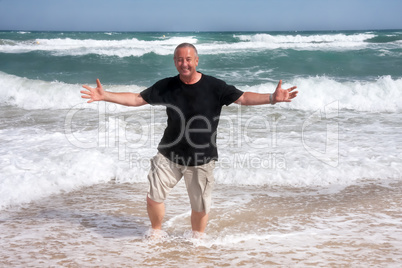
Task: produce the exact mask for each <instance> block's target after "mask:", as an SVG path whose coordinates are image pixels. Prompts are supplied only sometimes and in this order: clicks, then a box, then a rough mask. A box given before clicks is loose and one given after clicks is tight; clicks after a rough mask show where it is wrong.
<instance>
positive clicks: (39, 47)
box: [0, 36, 197, 57]
mask: <svg viewBox="0 0 402 268" xmlns="http://www.w3.org/2000/svg"><path fill="white" fill-rule="evenodd" d="M183 42H189V43H194V44H195V43H197V39H196V38H195V37H193V36H188V37H171V38H166V39H160V40H154V41H144V40H138V39H136V38H132V39H124V40H93V39H85V40H78V39H71V38H54V39H36V40H31V41H20V42H13V44H8V43H4V44H3V45H1V46H0V52H3V53H27V52H31V51H49V52H51V53H52V54H53V55H56V56H66V55H72V56H81V55H88V54H98V55H105V56H118V57H130V56H135V57H138V56H142V55H144V54H147V53H151V52H152V53H155V54H158V55H169V54H172V51H173V50H174V48H175V47H176V46H177V44H180V43H183Z"/></svg>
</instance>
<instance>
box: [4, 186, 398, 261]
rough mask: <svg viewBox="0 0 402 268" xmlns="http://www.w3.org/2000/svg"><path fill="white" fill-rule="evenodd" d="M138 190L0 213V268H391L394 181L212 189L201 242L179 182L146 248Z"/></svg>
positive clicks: (82, 195)
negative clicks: (157, 237)
mask: <svg viewBox="0 0 402 268" xmlns="http://www.w3.org/2000/svg"><path fill="white" fill-rule="evenodd" d="M146 189H147V185H146V184H143V183H139V184H119V183H107V184H99V185H95V186H91V187H87V188H83V189H80V190H77V191H74V192H70V193H61V194H58V195H53V196H50V197H48V198H45V199H43V200H39V201H36V202H32V203H30V204H26V205H24V206H23V207H22V208H21V207H19V208H8V209H6V210H3V211H1V212H0V227H1V228H0V237H1V240H0V241H1V242H0V244H1V247H0V248H1V249H0V266H2V267H49V266H63V267H94V266H97V267H99V266H100V267H155V266H162V267H177V266H180V267H190V266H194V265H196V266H197V267H224V266H245V267H260V266H265V265H278V266H302V267H304V266H319V267H339V266H344V267H349V266H352V267H368V266H374V267H400V263H402V253H401V250H400V249H401V248H402V182H399V181H382V182H381V184H379V183H378V182H374V181H371V182H361V183H359V184H358V185H350V186H343V187H339V186H331V187H326V188H323V187H320V188H318V187H309V188H284V187H277V188H275V187H251V186H233V185H230V186H229V185H217V186H216V190H215V192H214V197H213V201H214V203H213V209H212V212H211V214H210V222H209V225H208V228H207V237H206V238H205V239H204V240H202V241H199V240H194V239H191V238H190V237H189V235H188V232H189V230H190V229H191V227H190V211H189V205H188V197H187V193H186V191H185V188H184V185H183V184H182V183H181V184H180V185H179V186H178V187H177V188H176V189H175V190H174V191H173V193H172V194H171V196H170V198H169V200H168V201H167V203H166V207H167V212H166V218H165V224H164V230H165V231H166V232H167V233H168V234H169V237H168V238H165V239H163V240H161V241H148V240H146V239H145V238H144V234H145V233H146V232H147V230H148V228H149V221H148V217H147V214H146V207H145V193H146Z"/></svg>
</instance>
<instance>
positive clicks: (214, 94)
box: [140, 74, 243, 166]
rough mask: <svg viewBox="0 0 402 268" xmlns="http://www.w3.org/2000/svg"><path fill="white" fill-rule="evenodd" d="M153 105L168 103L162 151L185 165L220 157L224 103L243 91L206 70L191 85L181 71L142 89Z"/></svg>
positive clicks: (160, 146)
mask: <svg viewBox="0 0 402 268" xmlns="http://www.w3.org/2000/svg"><path fill="white" fill-rule="evenodd" d="M140 94H141V96H142V98H143V99H144V100H145V101H146V102H148V103H149V104H152V105H163V106H166V113H167V116H168V119H167V127H166V129H165V132H164V134H163V137H162V140H161V142H160V143H159V146H158V151H159V152H160V153H161V154H163V155H164V156H165V157H167V158H168V159H170V160H171V161H173V162H175V163H178V164H180V165H184V166H198V165H203V164H205V163H208V162H209V161H211V160H217V159H218V150H217V148H216V134H217V133H216V131H217V127H218V123H219V116H220V114H221V110H222V106H223V105H229V104H231V103H232V102H234V101H236V100H237V99H238V98H239V97H240V96H241V95H242V94H243V92H242V91H240V90H238V89H237V88H235V87H234V86H230V85H227V84H226V83H225V82H224V81H222V80H219V79H217V78H214V77H212V76H208V75H204V74H202V77H201V79H200V80H199V81H198V82H197V83H195V84H191V85H187V84H185V83H183V82H182V81H181V80H180V77H179V75H177V76H175V77H170V78H165V79H162V80H160V81H158V82H156V83H155V84H154V85H153V86H151V87H150V88H147V89H146V90H144V91H142V92H141V93H140Z"/></svg>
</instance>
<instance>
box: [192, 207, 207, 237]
mask: <svg viewBox="0 0 402 268" xmlns="http://www.w3.org/2000/svg"><path fill="white" fill-rule="evenodd" d="M207 223H208V214H206V213H205V211H201V212H197V211H195V210H192V211H191V226H192V229H193V232H199V233H204V231H205V228H206V227H207Z"/></svg>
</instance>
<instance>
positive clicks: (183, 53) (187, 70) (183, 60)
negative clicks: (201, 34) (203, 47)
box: [174, 47, 198, 78]
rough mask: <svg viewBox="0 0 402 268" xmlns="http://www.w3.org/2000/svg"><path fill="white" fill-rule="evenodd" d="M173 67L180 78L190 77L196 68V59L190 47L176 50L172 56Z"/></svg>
mask: <svg viewBox="0 0 402 268" xmlns="http://www.w3.org/2000/svg"><path fill="white" fill-rule="evenodd" d="M174 65H175V66H176V69H177V71H178V72H179V74H180V76H181V77H187V78H189V77H192V76H193V75H194V74H195V73H196V72H197V70H196V67H197V66H198V57H197V56H196V55H195V51H194V49H192V48H191V47H182V48H179V49H177V50H176V54H175V55H174Z"/></svg>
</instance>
